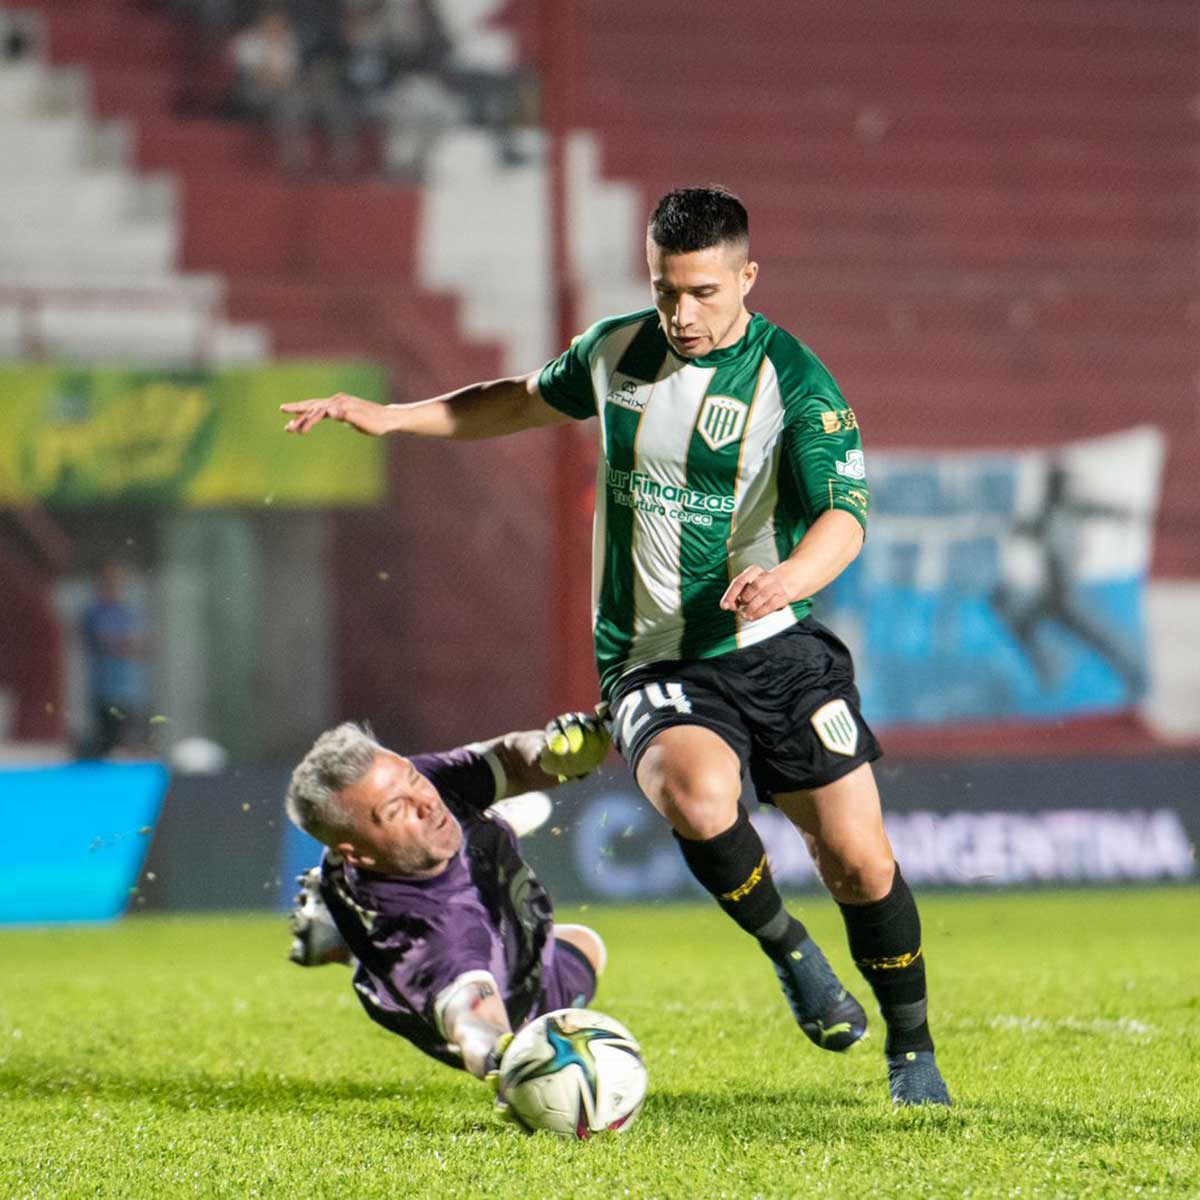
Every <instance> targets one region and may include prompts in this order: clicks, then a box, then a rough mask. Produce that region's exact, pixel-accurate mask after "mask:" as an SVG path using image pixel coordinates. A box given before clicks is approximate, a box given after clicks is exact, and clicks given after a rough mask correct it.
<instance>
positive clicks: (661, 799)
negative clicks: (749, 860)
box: [638, 746, 741, 841]
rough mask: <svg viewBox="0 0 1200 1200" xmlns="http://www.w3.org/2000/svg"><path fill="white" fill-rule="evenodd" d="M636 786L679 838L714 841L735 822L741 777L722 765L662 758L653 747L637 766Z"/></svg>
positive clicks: (666, 756) (663, 756) (680, 758)
mask: <svg viewBox="0 0 1200 1200" xmlns="http://www.w3.org/2000/svg"><path fill="white" fill-rule="evenodd" d="M735 761H736V760H735ZM638 783H639V784H640V785H641V788H642V790H643V791H644V792H645V793H646V795H647V796H648V797H649V798H650V803H651V804H653V805H654V807H655V808H657V809H658V811H659V812H660V813H662V814H663V816H664V817H666V818H667V820H668V821H669V822H670V823H671V828H672V829H674V830H675V832H676V833H678V834H679V835H680V837H685V838H690V839H691V840H693V841H702V840H705V839H707V838H712V837H716V836H717V834H719V833H724V832H725V830H726V829H728V828H729V827H730V825H732V824H733V822H734V820H735V819H736V818H737V802H738V796H739V794H740V793H741V777H740V774H738V773H734V772H731V771H730V770H729V769H728V768H727V766H726V764H725V763H724V762H716V763H714V762H711V761H709V760H706V759H699V760H696V759H688V758H684V757H683V756H681V755H677V754H675V755H670V754H663V753H660V752H659V751H658V749H657V747H654V746H652V747H651V748H650V749H649V750H648V751H647V752H646V754H645V756H644V757H643V759H642V762H641V764H639V767H638Z"/></svg>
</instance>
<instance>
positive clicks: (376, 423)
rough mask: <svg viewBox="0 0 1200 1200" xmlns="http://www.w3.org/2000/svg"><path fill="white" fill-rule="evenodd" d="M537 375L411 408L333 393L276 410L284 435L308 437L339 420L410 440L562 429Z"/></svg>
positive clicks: (498, 381)
mask: <svg viewBox="0 0 1200 1200" xmlns="http://www.w3.org/2000/svg"><path fill="white" fill-rule="evenodd" d="M537 380H538V372H536V371H535V372H533V373H532V374H530V375H516V376H513V377H511V378H508V379H494V380H492V381H491V382H488V383H473V384H471V385H470V386H469V387H465V388H460V389H459V390H458V391H456V392H447V393H446V394H445V395H444V396H435V397H434V398H433V399H432V400H418V401H417V402H416V403H415V404H376V403H375V402H374V401H373V400H363V399H362V398H361V397H359V396H347V395H345V394H344V393H341V392H339V393H338V394H337V395H336V396H327V397H325V398H324V399H318V400H295V401H291V402H290V403H288V404H281V405H280V406H279V408H280V411H281V412H285V413H287V414H288V415H289V416H290V417H291V420H290V421H288V423H287V424H286V425H285V426H284V430H285V432H287V433H308V431H309V430H310V429H312V428H314V426H316V425H319V424H320V423H321V422H322V421H340V422H341V423H342V424H343V425H349V426H350V427H351V428H352V429H357V430H358V431H359V432H360V433H367V434H371V435H373V436H376V437H378V436H382V435H384V434H388V433H402V434H409V435H411V436H413V437H433V438H457V439H460V440H469V439H475V438H489V437H502V436H503V435H504V434H507V433H519V432H520V431H521V430H523V429H538V428H541V427H543V426H547V425H563V424H566V423H567V422H568V421H569V420H570V419H571V418H570V417H568V416H566V415H565V414H564V413H561V412H559V411H558V410H557V409H556V408H552V407H551V406H550V405H549V404H547V403H546V402H545V400H543V399H542V396H541V393H540V392H539V391H538V384H537Z"/></svg>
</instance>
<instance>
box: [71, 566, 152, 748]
mask: <svg viewBox="0 0 1200 1200" xmlns="http://www.w3.org/2000/svg"><path fill="white" fill-rule="evenodd" d="M125 584H126V580H125V571H124V569H123V568H122V567H121V566H120V565H119V564H118V563H115V562H106V563H104V564H103V565H102V566H101V567H100V569H99V571H97V573H96V578H95V582H94V588H95V599H94V600H93V601H92V603H91V604H89V605H88V606H87V608H85V609H84V611H83V616H82V618H81V622H80V623H81V632H82V635H83V648H84V653H85V655H86V657H87V663H88V694H89V700H90V705H91V710H92V719H93V728H92V730H91V734H90V737H89V738H88V739H87V741H86V744H85V746H84V748H83V753H84V754H85V755H86V756H87V757H89V758H90V757H96V758H99V757H102V756H104V755H106V754H109V753H110V752H111V751H113V750H115V749H117V748H124V749H136V748H140V747H144V746H145V744H146V717H147V708H148V692H147V687H146V633H145V622H144V620H143V617H142V613H141V610H140V609H139V608H138V606H137V605H136V604H134V603H133V602H132V601H131V600H129V599H128V597H127V595H126V587H125Z"/></svg>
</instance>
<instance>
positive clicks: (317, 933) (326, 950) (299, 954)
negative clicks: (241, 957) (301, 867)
mask: <svg viewBox="0 0 1200 1200" xmlns="http://www.w3.org/2000/svg"><path fill="white" fill-rule="evenodd" d="M296 882H297V883H298V884H299V885H300V891H299V893H298V894H297V896H296V907H295V908H293V909H292V912H291V916H290V918H289V919H288V927H289V928H290V929H291V931H292V948H291V951H290V953H289V954H288V958H289V959H290V960H291V961H292V962H294V963H295V964H296V965H297V966H300V967H323V966H324V965H325V964H326V963H332V962H340V963H349V962H351V961H353V958H352V955H351V954H350V947H349V946H347V945H346V943H345V941H344V940H343V939H342V935H341V934H340V933H339V932H338V928H337V926H336V925H335V924H334V923H333V917H332V916H331V915H330V912H329V909H328V908H326V907H325V901H324V900H322V899H321V868H320V867H312V868H311V869H310V870H308V871H305V872H304V874H303V875H297V876H296Z"/></svg>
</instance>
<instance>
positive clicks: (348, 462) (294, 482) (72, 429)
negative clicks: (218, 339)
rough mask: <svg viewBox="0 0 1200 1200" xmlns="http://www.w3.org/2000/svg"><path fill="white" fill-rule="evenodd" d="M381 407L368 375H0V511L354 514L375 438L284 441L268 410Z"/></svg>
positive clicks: (367, 485) (355, 368) (329, 435)
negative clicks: (323, 402)
mask: <svg viewBox="0 0 1200 1200" xmlns="http://www.w3.org/2000/svg"><path fill="white" fill-rule="evenodd" d="M334 392H351V393H353V394H354V395H357V396H365V397H366V398H368V399H371V400H379V401H382V400H384V399H385V398H386V396H385V394H386V380H385V377H384V373H383V371H382V370H381V369H379V368H377V367H370V366H359V365H355V364H343V363H305V362H295V363H283V364H270V365H265V366H254V367H233V368H228V369H225V370H218V371H211V372H201V371H196V372H189V371H152V370H138V369H132V368H121V367H101V368H95V369H88V368H80V369H73V368H70V367H65V366H50V365H46V366H42V365H12V366H0V506H12V505H19V504H23V503H28V502H29V501H31V500H40V501H41V502H43V503H45V504H49V505H88V504H98V503H114V502H119V503H152V504H174V505H180V506H183V507H193V508H215V507H224V506H229V505H239V504H264V503H265V504H274V505H280V506H288V505H291V506H296V507H300V506H303V507H316V506H333V507H362V506H367V505H371V504H375V503H376V502H377V501H379V500H380V499H381V498H382V496H383V492H384V454H383V446H382V444H381V443H380V442H379V441H378V440H377V439H375V438H367V437H363V436H362V435H360V434H357V433H354V432H353V431H351V430H349V429H345V428H340V427H339V428H336V429H334V428H331V429H329V430H322V433H323V434H324V435H325V436H321V437H319V438H314V437H311V436H310V437H305V438H297V437H293V436H291V435H288V434H284V432H283V426H284V423H285V418H284V416H283V414H282V413H280V412H279V406H280V404H282V403H285V402H286V401H289V400H304V399H307V398H309V397H311V396H328V395H332V394H333V393H334Z"/></svg>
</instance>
